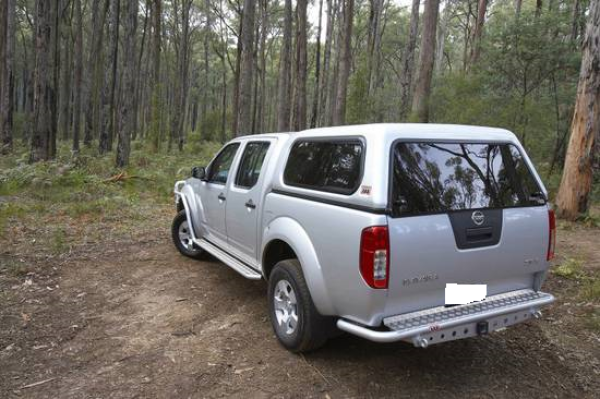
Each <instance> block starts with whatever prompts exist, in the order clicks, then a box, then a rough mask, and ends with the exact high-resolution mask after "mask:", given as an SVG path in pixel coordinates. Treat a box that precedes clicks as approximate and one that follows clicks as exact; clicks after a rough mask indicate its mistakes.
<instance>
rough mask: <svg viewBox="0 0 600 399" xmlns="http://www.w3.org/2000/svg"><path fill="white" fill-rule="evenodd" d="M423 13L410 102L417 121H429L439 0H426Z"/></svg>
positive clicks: (413, 116) (413, 117)
mask: <svg viewBox="0 0 600 399" xmlns="http://www.w3.org/2000/svg"><path fill="white" fill-rule="evenodd" d="M426 1H427V2H426V3H425V12H424V13H423V35H422V38H421V56H420V57H419V74H418V76H417V84H416V85H415V95H414V97H413V103H412V114H413V115H412V117H411V119H415V120H416V121H418V122H429V98H430V96H431V79H432V76H433V63H434V55H435V54H434V53H435V32H436V28H437V20H438V12H439V5H440V2H439V0H426Z"/></svg>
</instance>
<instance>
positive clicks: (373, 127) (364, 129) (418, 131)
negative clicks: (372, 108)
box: [238, 123, 516, 141]
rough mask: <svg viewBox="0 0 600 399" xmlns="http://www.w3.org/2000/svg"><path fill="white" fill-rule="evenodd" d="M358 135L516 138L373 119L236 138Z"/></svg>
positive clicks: (494, 131)
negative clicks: (373, 121)
mask: <svg viewBox="0 0 600 399" xmlns="http://www.w3.org/2000/svg"><path fill="white" fill-rule="evenodd" d="M348 135H361V136H364V137H365V138H367V139H370V138H375V137H378V138H380V137H381V136H383V137H384V138H394V139H395V138H409V139H418V138H423V139H442V140H448V139H455V140H510V141H512V140H516V136H515V135H514V133H512V132H510V131H508V130H505V129H500V128H494V127H485V126H471V125H451V124H439V123H372V124H364V125H344V126H333V127H323V128H317V129H308V130H303V131H300V132H289V133H266V134H256V135H248V136H241V137H238V139H250V138H251V139H260V138H269V137H282V136H284V137H294V138H296V137H315V136H348Z"/></svg>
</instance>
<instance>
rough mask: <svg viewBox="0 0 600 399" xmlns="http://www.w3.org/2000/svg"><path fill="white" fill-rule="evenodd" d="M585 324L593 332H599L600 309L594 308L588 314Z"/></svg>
mask: <svg viewBox="0 0 600 399" xmlns="http://www.w3.org/2000/svg"><path fill="white" fill-rule="evenodd" d="M585 324H586V325H587V327H588V328H589V329H590V330H592V331H594V332H595V333H600V311H598V310H595V311H593V312H591V313H590V314H589V315H588V317H587V319H586V323H585Z"/></svg>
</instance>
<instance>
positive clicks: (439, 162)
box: [385, 140, 549, 315]
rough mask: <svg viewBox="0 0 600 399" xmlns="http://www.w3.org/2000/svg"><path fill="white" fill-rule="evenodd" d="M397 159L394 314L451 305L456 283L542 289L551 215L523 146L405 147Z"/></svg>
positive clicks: (493, 289)
mask: <svg viewBox="0 0 600 399" xmlns="http://www.w3.org/2000/svg"><path fill="white" fill-rule="evenodd" d="M390 161H391V166H390V168H391V169H390V173H391V176H390V188H389V190H390V198H389V201H390V203H389V208H390V211H391V212H390V216H389V217H388V224H389V239H390V249H391V260H390V283H389V292H388V301H387V304H386V311H385V313H386V314H388V315H392V314H401V313H406V312H411V311H416V310H421V309H425V308H430V307H434V306H440V305H444V304H445V287H446V284H447V283H459V284H487V294H488V296H489V295H493V294H497V293H502V292H507V291H514V290H518V289H524V288H532V287H534V285H535V281H536V279H537V278H539V276H540V275H541V274H540V273H542V274H543V272H544V271H545V270H546V269H547V267H548V262H547V259H546V256H547V251H548V242H549V241H548V240H549V215H548V206H547V204H546V199H545V194H544V191H543V188H542V187H541V186H540V184H539V181H538V179H536V175H535V174H534V171H533V170H532V169H531V165H530V162H528V159H527V158H526V155H524V153H523V152H522V149H521V148H520V146H517V145H516V144H514V143H511V142H488V143H486V142H482V141H476V142H475V141H454V142H451V141H445V140H438V141H414V140H413V141H411V140H398V141H396V142H394V143H393V144H392V149H391V160H390ZM538 288H539V287H538Z"/></svg>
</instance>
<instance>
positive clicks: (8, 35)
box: [0, 0, 16, 153]
mask: <svg viewBox="0 0 600 399" xmlns="http://www.w3.org/2000/svg"><path fill="white" fill-rule="evenodd" d="M15 1H16V0H4V4H3V6H4V10H3V11H4V26H3V27H2V29H3V30H4V32H3V33H4V34H3V35H0V37H1V38H2V41H3V43H2V47H3V53H4V56H3V58H2V60H0V71H1V72H2V78H1V82H2V83H1V85H2V88H1V89H0V93H1V94H0V153H6V152H9V151H11V150H12V145H13V110H14V90H15V76H14V53H15Z"/></svg>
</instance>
